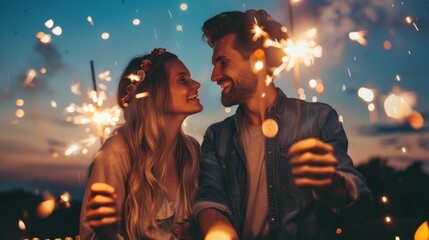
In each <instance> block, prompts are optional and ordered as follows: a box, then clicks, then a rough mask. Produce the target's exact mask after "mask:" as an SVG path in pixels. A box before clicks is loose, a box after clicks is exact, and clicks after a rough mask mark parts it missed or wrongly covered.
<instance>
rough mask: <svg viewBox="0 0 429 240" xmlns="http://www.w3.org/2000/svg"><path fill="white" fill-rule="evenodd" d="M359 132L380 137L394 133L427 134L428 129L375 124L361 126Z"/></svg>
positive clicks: (406, 124)
mask: <svg viewBox="0 0 429 240" xmlns="http://www.w3.org/2000/svg"><path fill="white" fill-rule="evenodd" d="M359 131H360V133H361V134H362V135H366V136H382V135H389V134H394V133H419V134H423V133H428V132H429V127H423V128H421V129H419V130H416V129H414V128H413V127H411V126H410V125H409V124H408V123H405V124H401V125H399V124H396V125H393V124H381V123H380V124H375V125H370V126H361V127H359Z"/></svg>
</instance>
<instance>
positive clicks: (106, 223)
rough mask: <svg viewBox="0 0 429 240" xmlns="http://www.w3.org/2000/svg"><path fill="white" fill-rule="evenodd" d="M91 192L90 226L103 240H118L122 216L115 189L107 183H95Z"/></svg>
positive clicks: (89, 205) (87, 211)
mask: <svg viewBox="0 0 429 240" xmlns="http://www.w3.org/2000/svg"><path fill="white" fill-rule="evenodd" d="M90 191H91V192H90V194H91V195H90V196H91V198H90V199H89V201H88V205H87V209H86V213H87V214H86V215H87V219H88V223H89V226H90V227H91V228H92V229H93V230H94V232H95V233H96V234H97V235H98V236H100V237H102V238H103V239H105V238H106V239H109V238H110V239H116V238H117V235H118V232H119V223H120V221H121V217H120V216H121V215H120V210H119V203H118V202H117V196H116V194H115V189H114V188H113V187H112V186H110V185H109V184H106V183H94V184H92V185H91V188H90Z"/></svg>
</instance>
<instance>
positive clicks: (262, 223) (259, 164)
mask: <svg viewBox="0 0 429 240" xmlns="http://www.w3.org/2000/svg"><path fill="white" fill-rule="evenodd" d="M240 137H241V139H242V141H243V146H244V152H245V154H246V169H247V206H246V216H245V220H244V226H243V234H242V239H265V238H266V237H267V236H268V233H269V228H268V222H267V213H268V201H267V178H266V172H265V158H264V152H265V137H264V135H263V133H262V126H254V125H250V124H248V123H247V122H246V121H245V120H244V121H243V123H242V131H241V132H240Z"/></svg>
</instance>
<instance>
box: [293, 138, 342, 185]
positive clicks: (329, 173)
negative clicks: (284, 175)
mask: <svg viewBox="0 0 429 240" xmlns="http://www.w3.org/2000/svg"><path fill="white" fill-rule="evenodd" d="M333 153H334V148H333V147H332V146H331V145H329V144H326V143H324V142H322V141H320V140H318V139H316V138H309V139H305V140H302V141H299V142H297V143H295V144H293V145H292V146H291V148H290V149H289V157H290V165H291V167H292V176H293V177H294V178H295V184H296V186H298V187H307V188H310V189H313V190H318V189H323V188H327V187H329V186H331V184H332V179H333V177H334V175H335V173H336V171H337V159H336V158H335V156H334V154H333Z"/></svg>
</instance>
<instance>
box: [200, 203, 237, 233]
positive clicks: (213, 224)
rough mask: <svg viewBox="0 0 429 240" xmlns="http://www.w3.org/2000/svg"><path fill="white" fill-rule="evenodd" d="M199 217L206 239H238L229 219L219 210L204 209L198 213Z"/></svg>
mask: <svg viewBox="0 0 429 240" xmlns="http://www.w3.org/2000/svg"><path fill="white" fill-rule="evenodd" d="M197 218H198V222H199V223H200V229H201V234H202V236H203V238H204V239H206V240H211V239H213V240H215V239H224V240H227V239H231V240H233V239H238V236H237V233H236V232H235V229H234V227H233V226H232V224H231V222H230V221H229V219H228V218H227V217H226V216H225V215H223V214H222V213H221V212H219V211H218V210H216V209H213V208H207V209H204V210H202V211H201V212H200V213H199V214H198V216H197Z"/></svg>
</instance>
